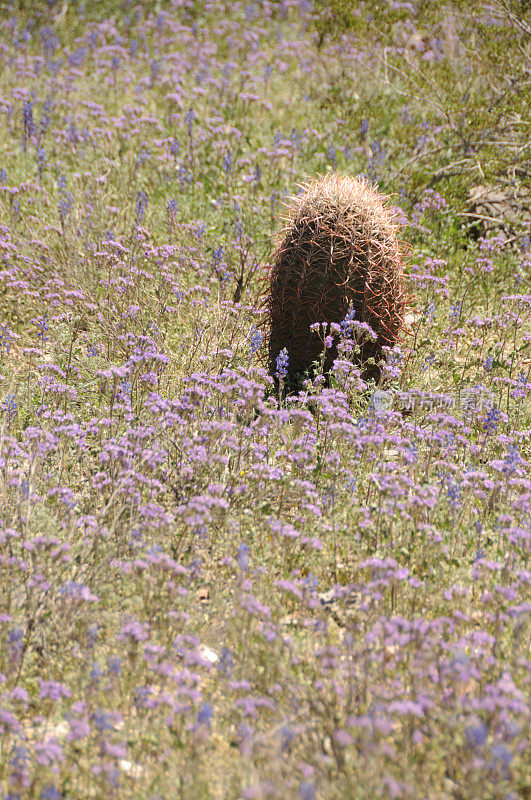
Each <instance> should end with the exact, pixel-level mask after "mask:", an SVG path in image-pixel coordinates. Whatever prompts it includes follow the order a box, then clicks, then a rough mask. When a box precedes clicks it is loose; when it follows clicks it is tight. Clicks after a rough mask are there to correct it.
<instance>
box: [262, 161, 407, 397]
mask: <svg viewBox="0 0 531 800" xmlns="http://www.w3.org/2000/svg"><path fill="white" fill-rule="evenodd" d="M304 188H305V192H304V194H302V195H301V196H300V197H297V198H294V199H293V207H292V209H291V214H290V216H289V220H288V225H287V227H286V229H285V232H284V237H283V239H282V241H281V243H280V245H279V246H278V248H277V250H276V252H275V255H274V259H273V265H272V269H271V275H270V286H269V295H268V311H269V324H270V329H269V371H270V374H271V375H272V376H273V377H276V376H275V372H276V361H277V357H278V354H279V352H280V351H281V350H283V349H284V348H285V349H286V350H287V352H288V355H289V364H288V371H287V375H286V378H285V383H286V385H288V386H289V387H290V388H291V389H296V388H298V386H299V385H300V381H301V379H302V377H303V376H304V374H307V373H308V372H309V370H310V367H311V365H312V363H313V362H315V361H316V360H319V359H320V358H321V356H322V352H323V342H322V337H321V336H320V335H319V334H318V333H316V332H312V331H310V326H311V325H312V323H314V322H328V323H331V322H338V323H340V322H341V321H342V320H343V319H344V318H345V316H346V314H347V312H348V311H349V308H353V309H354V311H355V319H356V320H359V321H361V322H367V323H368V324H369V325H370V327H371V328H372V329H373V330H374V331H375V333H376V334H377V337H378V338H377V340H376V341H375V342H366V343H364V344H363V345H362V348H361V353H360V356H359V361H360V363H361V364H363V365H365V366H364V372H363V376H364V378H365V379H368V378H371V377H372V378H377V377H378V375H379V369H378V367H377V366H376V367H375V366H368V365H367V360H368V359H369V358H371V357H373V358H374V359H375V361H376V362H378V361H379V360H380V359H381V357H382V346H384V345H393V344H395V343H396V341H397V339H398V336H399V332H400V328H401V326H402V324H403V318H404V293H403V285H402V260H401V253H400V247H399V243H398V240H397V236H396V226H395V224H394V223H393V217H392V213H391V211H390V210H389V209H388V207H387V206H386V205H385V201H384V198H383V197H382V196H381V195H380V194H379V193H378V192H377V191H376V190H375V189H374V188H373V187H372V186H370V185H369V184H368V183H367V182H366V181H365V180H363V179H362V178H350V177H348V176H342V175H337V174H335V175H327V176H326V177H324V178H321V179H319V180H316V181H314V182H313V183H310V184H308V185H306V186H305V187H304ZM336 357H337V349H336V347H335V346H334V347H332V348H330V349H329V350H327V354H326V359H325V364H324V369H325V372H328V371H329V370H330V368H331V367H332V364H333V361H334V359H335V358H336Z"/></svg>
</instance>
